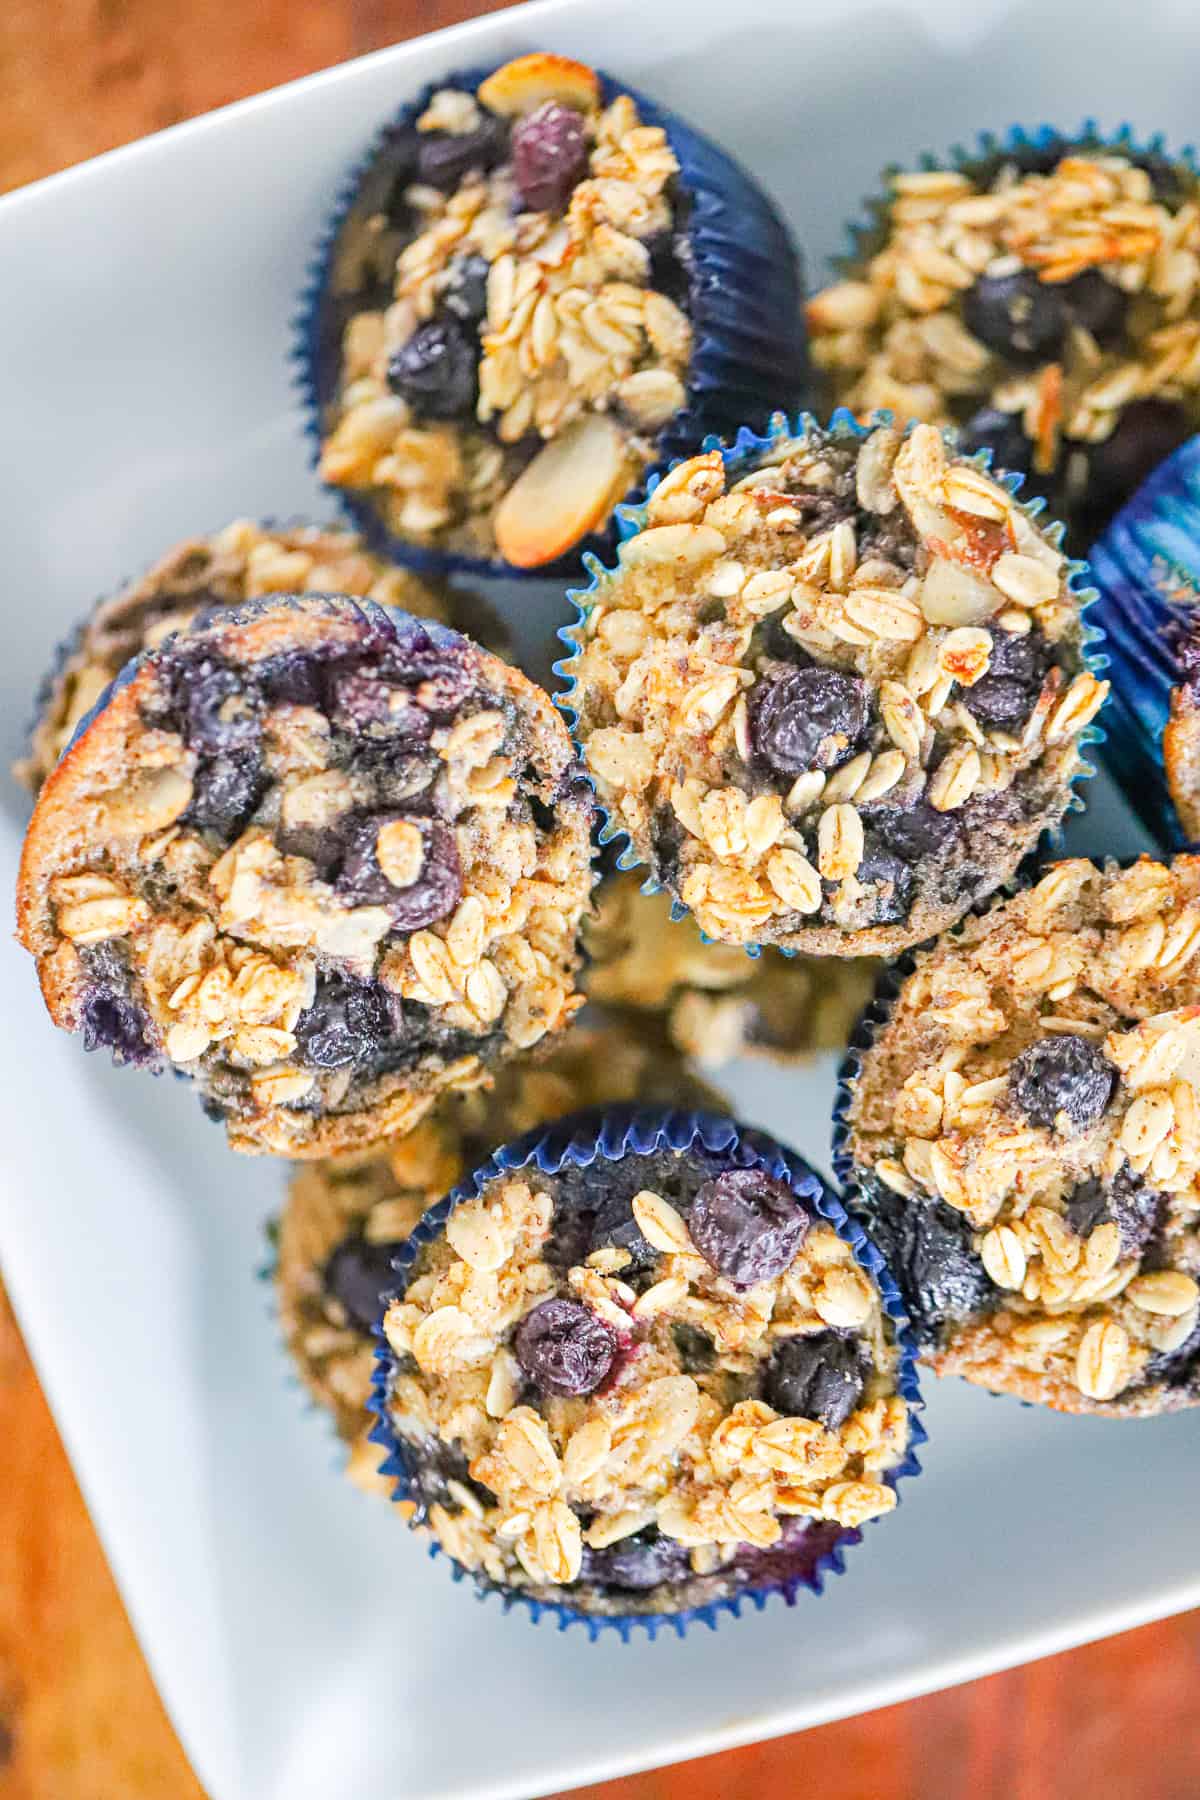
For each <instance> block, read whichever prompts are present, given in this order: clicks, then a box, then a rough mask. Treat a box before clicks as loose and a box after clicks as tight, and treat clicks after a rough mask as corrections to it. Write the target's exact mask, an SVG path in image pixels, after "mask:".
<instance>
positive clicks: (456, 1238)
mask: <svg viewBox="0 0 1200 1800" xmlns="http://www.w3.org/2000/svg"><path fill="white" fill-rule="evenodd" d="M630 1215H631V1223H632V1224H633V1225H635V1226H636V1229H637V1232H638V1233H640V1236H641V1239H642V1240H644V1243H645V1244H646V1245H648V1246H650V1247H651V1251H652V1259H651V1261H650V1263H649V1266H647V1265H646V1264H645V1262H642V1263H640V1264H639V1266H638V1267H637V1269H636V1270H635V1268H633V1267H631V1264H632V1263H633V1261H634V1258H633V1257H632V1256H631V1254H630V1252H629V1251H627V1250H625V1249H623V1248H621V1247H620V1245H619V1244H613V1245H609V1246H605V1247H603V1248H599V1249H596V1250H594V1251H593V1252H591V1253H590V1254H588V1255H587V1256H586V1257H584V1258H583V1259H582V1260H581V1261H578V1262H574V1263H571V1264H569V1265H568V1266H562V1265H561V1264H560V1263H557V1262H556V1261H549V1260H547V1257H548V1256H550V1257H553V1256H554V1250H553V1244H552V1234H553V1232H554V1229H555V1226H556V1178H555V1177H554V1176H546V1175H542V1174H541V1173H540V1172H539V1171H538V1170H536V1169H532V1168H531V1169H524V1170H521V1171H519V1172H518V1173H516V1174H513V1175H506V1176H503V1177H497V1178H495V1179H494V1180H493V1181H492V1182H491V1183H490V1184H489V1185H488V1186H487V1187H486V1188H485V1189H484V1191H483V1193H482V1194H481V1195H480V1197H479V1198H478V1199H476V1200H472V1201H469V1202H467V1203H465V1204H462V1205H460V1206H458V1207H457V1208H456V1210H455V1211H454V1212H453V1213H452V1214H451V1216H450V1219H449V1221H448V1224H447V1226H446V1230H445V1233H444V1235H442V1236H440V1237H439V1238H438V1239H437V1240H436V1241H435V1242H434V1243H433V1244H432V1245H430V1246H427V1247H426V1248H425V1249H423V1251H422V1252H421V1254H420V1256H419V1258H418V1262H417V1265H416V1269H415V1274H414V1277H413V1279H412V1280H411V1281H410V1282H409V1285H408V1287H407V1290H406V1292H405V1294H404V1297H403V1298H402V1299H400V1300H397V1301H394V1302H393V1303H392V1304H391V1305H390V1306H389V1308H388V1311H387V1314H386V1316H385V1321H384V1330H385V1334H386V1337H387V1340H388V1343H389V1344H390V1346H391V1348H392V1350H393V1352H394V1353H395V1356H396V1358H397V1359H398V1362H397V1369H396V1372H395V1374H394V1375H393V1377H392V1381H391V1386H390V1392H389V1399H388V1411H389V1415H390V1420H391V1423H392V1426H393V1427H394V1429H395V1430H396V1432H397V1433H398V1434H399V1435H400V1437H401V1438H402V1439H404V1440H406V1441H408V1442H409V1443H410V1444H411V1445H413V1446H414V1448H415V1450H416V1452H417V1455H418V1457H421V1456H422V1455H424V1456H426V1457H428V1455H429V1446H430V1444H440V1445H442V1446H451V1445H453V1446H455V1447H457V1448H458V1449H460V1450H461V1453H462V1458H463V1467H462V1468H461V1470H460V1471H459V1474H458V1475H451V1476H450V1477H449V1479H448V1480H447V1481H446V1482H445V1486H444V1491H443V1493H442V1495H441V1497H440V1498H439V1499H437V1500H436V1501H435V1502H434V1503H433V1504H432V1505H431V1506H430V1508H429V1514H428V1522H429V1525H430V1527H431V1529H432V1530H433V1532H434V1534H435V1536H436V1537H437V1539H438V1541H439V1542H440V1543H441V1545H442V1546H443V1548H444V1549H445V1550H447V1551H448V1552H449V1554H450V1555H451V1556H453V1557H454V1558H455V1559H456V1560H457V1561H459V1562H460V1563H462V1564H463V1565H464V1566H465V1567H466V1568H468V1569H471V1570H475V1571H479V1572H481V1573H482V1574H483V1575H484V1576H486V1577H487V1578H488V1579H490V1580H492V1581H494V1582H497V1583H500V1584H502V1585H504V1586H506V1587H516V1588H523V1589H525V1590H527V1591H528V1590H530V1589H532V1590H534V1591H535V1592H537V1591H539V1590H547V1589H557V1588H561V1587H562V1586H565V1585H569V1584H572V1583H576V1582H580V1581H581V1578H582V1580H583V1582H584V1584H585V1585H586V1583H587V1581H588V1579H589V1576H590V1575H592V1574H593V1572H594V1570H595V1568H596V1565H595V1564H594V1562H592V1561H589V1559H591V1558H595V1557H596V1556H598V1555H601V1554H602V1553H605V1552H609V1551H611V1550H612V1549H613V1548H614V1547H618V1546H622V1545H625V1544H627V1543H628V1542H630V1541H632V1540H633V1539H635V1538H638V1537H639V1534H640V1537H641V1539H642V1540H644V1536H645V1534H646V1533H647V1532H648V1531H656V1532H657V1533H658V1534H659V1536H660V1537H661V1538H662V1539H666V1540H670V1543H671V1544H672V1545H673V1546H675V1547H676V1548H677V1549H678V1550H679V1553H680V1554H681V1555H682V1553H683V1552H684V1551H686V1553H687V1560H686V1562H685V1563H684V1565H683V1567H684V1570H685V1571H686V1570H687V1569H689V1568H690V1571H691V1573H693V1574H695V1575H700V1576H708V1575H713V1574H716V1573H717V1572H719V1571H721V1570H722V1569H723V1568H726V1567H727V1566H728V1565H730V1564H731V1563H732V1562H733V1561H734V1559H735V1558H737V1557H738V1556H739V1555H743V1554H745V1553H746V1552H748V1551H758V1550H769V1549H770V1548H772V1547H773V1546H776V1545H778V1544H779V1543H780V1540H781V1536H782V1535H783V1533H784V1532H785V1530H786V1529H787V1528H788V1527H789V1525H792V1526H794V1525H795V1524H796V1523H797V1522H799V1521H804V1520H808V1521H826V1522H832V1523H834V1524H836V1525H840V1526H843V1527H853V1526H857V1525H860V1524H862V1523H863V1522H864V1521H865V1520H867V1519H870V1518H874V1517H877V1516H879V1515H881V1514H883V1513H885V1512H888V1511H890V1510H891V1508H892V1507H893V1506H894V1505H895V1492H894V1488H893V1487H892V1486H891V1485H890V1484H889V1483H888V1482H887V1480H886V1479H885V1476H886V1472H887V1471H888V1470H889V1469H892V1468H894V1467H895V1466H896V1465H897V1464H899V1463H900V1462H901V1461H902V1460H903V1458H904V1456H905V1453H906V1448H907V1442H908V1413H907V1406H906V1404H905V1402H904V1401H903V1399H902V1398H901V1397H900V1396H899V1395H898V1394H897V1392H896V1388H895V1371H896V1352H895V1347H894V1343H893V1341H892V1337H891V1332H890V1327H889V1326H888V1324H887V1322H886V1319H885V1317H884V1315H883V1312H882V1308H881V1304H880V1297H879V1292H878V1289H877V1288H876V1286H875V1284H874V1282H873V1281H871V1280H870V1279H869V1278H868V1277H867V1276H866V1274H865V1273H864V1272H863V1270H862V1269H861V1268H859V1266H858V1265H857V1263H856V1262H855V1259H854V1256H853V1253H852V1251H851V1250H850V1248H849V1246H848V1245H847V1244H845V1243H844V1242H843V1241H842V1240H841V1239H840V1238H839V1237H838V1235H837V1233H836V1232H835V1231H833V1230H832V1228H830V1227H829V1226H827V1225H825V1224H824V1223H822V1222H821V1221H820V1220H814V1221H813V1223H812V1227H811V1229H810V1230H809V1231H808V1233H807V1235H806V1237H805V1238H804V1240H803V1242H802V1244H801V1247H800V1249H799V1251H798V1252H797V1253H796V1255H795V1257H794V1260H793V1261H792V1262H791V1264H790V1266H789V1267H788V1268H786V1269H785V1270H784V1272H783V1273H782V1274H780V1275H779V1276H777V1277H775V1278H773V1279H770V1280H767V1281H763V1282H760V1283H758V1284H757V1285H755V1286H751V1287H737V1286H734V1285H733V1284H732V1283H730V1282H729V1281H727V1280H725V1279H724V1278H723V1277H721V1276H719V1275H718V1274H717V1273H716V1272H715V1271H714V1269H713V1268H712V1266H710V1264H709V1263H708V1262H707V1261H706V1259H705V1257H704V1256H702V1255H701V1254H699V1253H698V1251H697V1249H696V1246H695V1244H694V1243H693V1241H692V1239H691V1237H690V1235H689V1230H688V1225H687V1222H686V1218H685V1215H684V1213H683V1212H681V1211H680V1210H679V1209H677V1207H676V1206H675V1205H673V1204H672V1202H671V1201H670V1200H668V1199H667V1198H666V1196H665V1195H664V1194H663V1193H661V1192H659V1191H656V1189H654V1188H645V1189H642V1190H641V1191H639V1192H637V1193H636V1194H635V1195H634V1196H633V1198H632V1202H631V1203H630ZM555 1297H561V1298H568V1299H571V1300H577V1301H580V1302H582V1303H583V1304H584V1305H585V1306H586V1307H587V1308H588V1309H590V1312H591V1314H592V1315H593V1317H594V1318H595V1319H596V1320H598V1321H600V1322H601V1324H602V1325H603V1326H604V1327H606V1328H607V1330H608V1331H609V1332H611V1333H612V1335H613V1338H614V1339H615V1340H616V1341H617V1342H618V1343H619V1344H620V1345H621V1350H620V1352H619V1358H620V1360H619V1363H618V1365H617V1367H616V1372H615V1374H613V1375H610V1377H609V1379H608V1380H607V1382H606V1383H605V1384H604V1385H603V1386H602V1387H600V1388H599V1389H598V1390H597V1391H595V1392H592V1393H589V1394H587V1395H586V1396H585V1397H581V1398H561V1397H559V1398H556V1397H554V1396H553V1395H548V1394H546V1393H544V1392H541V1393H538V1392H536V1391H534V1392H532V1395H531V1390H530V1387H529V1383H528V1382H527V1380H526V1378H525V1375H524V1373H523V1370H522V1365H521V1363H520V1362H519V1361H518V1359H517V1357H516V1355H514V1350H513V1344H514V1337H515V1333H516V1330H517V1327H518V1325H519V1323H520V1321H521V1320H522V1319H523V1318H528V1316H529V1315H530V1312H531V1310H532V1309H536V1308H537V1307H539V1306H540V1305H541V1304H542V1303H544V1302H546V1301H547V1300H553V1299H554V1298H555ZM830 1330H832V1331H834V1332H836V1333H838V1334H839V1335H840V1336H842V1337H844V1338H846V1339H847V1340H848V1341H849V1342H850V1343H852V1344H858V1345H860V1346H861V1347H862V1351H863V1355H864V1358H865V1366H866V1367H868V1368H869V1374H868V1377H867V1379H866V1383H865V1386H864V1389H863V1391H862V1394H861V1396H860V1399H859V1404H858V1405H857V1406H856V1407H855V1409H854V1410H853V1412H850V1413H849V1414H848V1416H845V1417H844V1418H842V1419H840V1420H839V1422H838V1423H836V1424H835V1425H833V1426H832V1427H830V1426H826V1425H824V1424H822V1423H821V1422H820V1421H819V1420H818V1419H815V1418H807V1417H796V1416H784V1415H781V1414H780V1413H778V1412H777V1411H776V1410H775V1409H774V1408H772V1407H771V1406H770V1405H768V1404H767V1403H766V1402H765V1401H764V1400H762V1399H761V1398H757V1397H755V1396H756V1394H757V1392H758V1391H759V1389H760V1387H761V1377H762V1373H763V1370H764V1369H765V1367H766V1364H767V1360H768V1358H769V1357H770V1356H771V1353H772V1351H774V1350H776V1349H777V1347H778V1346H779V1344H780V1343H781V1342H782V1341H783V1340H785V1339H788V1338H789V1337H791V1338H794V1337H798V1336H801V1335H805V1334H814V1333H823V1332H828V1331H830ZM697 1334H702V1335H701V1336H700V1337H699V1340H698V1341H699V1342H701V1343H705V1344H707V1345H708V1347H709V1349H710V1351H711V1355H710V1356H707V1357H699V1358H697V1357H696V1356H695V1355H694V1354H693V1353H691V1350H690V1346H691V1345H692V1344H694V1343H695V1342H696V1341H697ZM682 1578H683V1576H682V1575H681V1576H680V1579H682ZM580 1598H581V1601H584V1600H585V1597H584V1596H583V1595H582V1594H581V1595H580ZM637 1598H638V1599H639V1600H643V1599H644V1598H646V1597H645V1596H643V1595H638V1597H637Z"/></svg>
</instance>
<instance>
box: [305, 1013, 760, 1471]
mask: <svg viewBox="0 0 1200 1800" xmlns="http://www.w3.org/2000/svg"><path fill="white" fill-rule="evenodd" d="M633 1101H637V1102H639V1103H640V1104H645V1105H651V1106H659V1105H661V1106H693V1107H700V1108H709V1109H712V1110H716V1111H720V1110H722V1109H723V1106H724V1101H723V1098H722V1096H721V1095H720V1094H719V1093H717V1092H716V1090H715V1089H713V1088H710V1087H708V1086H707V1085H706V1084H705V1083H704V1082H702V1081H698V1080H697V1079H696V1077H695V1076H694V1075H692V1074H691V1073H690V1071H689V1070H688V1068H687V1066H686V1064H685V1063H684V1062H683V1061H682V1059H681V1058H680V1057H679V1056H678V1054H677V1053H676V1052H675V1051H673V1049H672V1048H671V1046H670V1044H668V1043H666V1042H664V1041H663V1039H662V1036H661V1034H660V1033H658V1032H656V1031H654V1030H653V1029H652V1028H650V1027H648V1026H647V1025H646V1024H645V1022H644V1021H640V1022H638V1023H637V1024H634V1023H632V1022H626V1021H622V1020H617V1019H614V1020H611V1021H605V1022H604V1023H602V1024H594V1025H578V1026H576V1027H574V1028H573V1029H572V1030H570V1031H568V1032H566V1033H564V1034H563V1036H562V1038H561V1040H559V1041H557V1042H555V1043H554V1044H553V1046H552V1047H551V1049H550V1051H549V1053H548V1054H546V1055H545V1056H544V1057H543V1059H542V1060H540V1061H537V1062H522V1063H514V1064H510V1065H509V1066H508V1067H506V1068H503V1069H501V1070H500V1071H499V1072H498V1074H497V1077H496V1082H495V1085H494V1087H492V1088H490V1089H488V1088H474V1089H472V1090H470V1091H469V1092H467V1093H462V1094H454V1095H447V1096H446V1097H445V1098H444V1099H442V1100H441V1101H439V1102H438V1105H437V1106H436V1107H435V1108H434V1110H433V1112H431V1113H430V1114H429V1116H428V1117H427V1118H425V1119H423V1120H422V1121H421V1123H420V1124H419V1125H417V1126H415V1127H414V1129H413V1130H412V1131H410V1132H408V1133H407V1134H406V1135H405V1136H404V1137H402V1138H399V1139H397V1140H395V1141H394V1142H392V1143H390V1144H386V1145H382V1146H380V1147H379V1148H378V1149H377V1150H374V1151H370V1152H365V1153H363V1152H360V1153H358V1154H350V1155H346V1156H339V1157H329V1158H326V1159H324V1160H322V1161H320V1162H314V1163H306V1164H305V1165H304V1166H303V1167H301V1168H299V1169H297V1171H296V1175H295V1177H294V1179H293V1181H292V1183H291V1187H290V1189H289V1193H288V1200H287V1205H286V1206H285V1208H284V1211H283V1214H282V1216H281V1218H280V1220H279V1224H278V1231H277V1256H276V1263H275V1285H276V1292H277V1294H278V1298H279V1312H280V1320H281V1324H282V1327H283V1333H284V1338H285V1341H286V1343H287V1346H288V1349H289V1350H290V1352H291V1354H292V1358H293V1360H294V1362H295V1364H296V1366H297V1368H298V1369H299V1371H300V1374H301V1376H302V1377H303V1380H304V1382H305V1385H306V1386H307V1388H308V1390H309V1392H310V1393H311V1394H312V1395H313V1397H314V1399H316V1400H317V1401H318V1402H319V1403H320V1404H321V1405H322V1406H324V1407H326V1408H327V1409H329V1411H331V1412H332V1414H333V1417H334V1421H335V1424H336V1426H337V1430H338V1432H339V1435H340V1436H341V1437H342V1438H344V1439H345V1440H346V1442H347V1443H349V1444H350V1445H351V1446H352V1449H351V1456H350V1461H349V1463H348V1467H347V1472H348V1473H349V1474H350V1476H351V1478H352V1479H354V1480H355V1481H358V1482H360V1483H361V1484H363V1485H368V1486H370V1487H372V1488H387V1489H388V1490H389V1491H390V1484H388V1483H385V1482H381V1481H380V1479H379V1478H378V1473H377V1471H378V1463H379V1452H378V1450H376V1449H375V1448H374V1446H372V1445H369V1444H368V1443H367V1441H366V1429H365V1427H366V1420H367V1412H366V1405H367V1399H368V1396H369V1395H370V1391H371V1375H372V1371H373V1368H374V1363H375V1347H376V1341H375V1339H374V1337H373V1336H372V1331H373V1328H374V1327H375V1326H376V1325H377V1324H378V1323H379V1321H380V1319H381V1318H382V1316H383V1307H382V1304H381V1296H382V1295H383V1294H384V1293H385V1292H386V1291H387V1290H388V1288H390V1287H394V1286H395V1284H396V1278H395V1275H394V1273H393V1271H392V1258H393V1257H394V1256H395V1255H396V1252H397V1251H398V1250H399V1249H400V1248H401V1246H402V1245H403V1244H404V1242H405V1241H406V1239H407V1238H408V1236H409V1234H410V1232H411V1231H412V1229H413V1227H414V1226H415V1225H416V1223H417V1221H418V1219H419V1218H420V1217H421V1214H422V1213H423V1212H425V1211H426V1210H427V1208H429V1207H430V1206H432V1205H433V1203H434V1201H435V1200H440V1199H441V1197H442V1195H443V1194H447V1193H449V1191H450V1189H451V1188H452V1187H455V1186H457V1184H458V1183H459V1182H460V1181H461V1180H462V1179H463V1177H464V1176H465V1175H467V1174H469V1173H470V1171H471V1170H472V1169H473V1168H475V1167H476V1166H477V1165H478V1164H479V1163H481V1162H482V1161H483V1160H484V1158H485V1157H486V1156H489V1155H490V1154H491V1152H492V1151H493V1150H494V1149H495V1148H496V1146H497V1145H498V1144H500V1143H502V1142H504V1141H505V1140H507V1139H509V1138H511V1137H514V1136H518V1135H519V1134H520V1133H522V1132H525V1131H531V1130H533V1128H534V1127H535V1126H538V1125H545V1124H548V1123H550V1122H551V1121H552V1120H554V1119H558V1118H561V1117H562V1116H563V1115H564V1114H566V1113H571V1112H577V1111H581V1110H582V1109H583V1108H585V1107H594V1106H611V1105H619V1104H622V1103H625V1102H633Z"/></svg>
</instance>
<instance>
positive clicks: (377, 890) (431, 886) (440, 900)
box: [335, 812, 462, 931]
mask: <svg viewBox="0 0 1200 1800" xmlns="http://www.w3.org/2000/svg"><path fill="white" fill-rule="evenodd" d="M394 825H399V826H403V827H406V828H407V829H408V832H409V833H410V834H411V833H414V832H415V833H416V835H417V837H418V838H419V839H420V851H419V860H418V857H417V856H416V855H414V856H413V857H412V858H411V863H410V865H409V866H410V867H411V870H412V879H411V880H410V881H408V882H406V883H403V884H400V883H399V882H398V880H392V879H391V878H389V876H388V875H386V874H385V873H384V870H383V867H382V865H381V864H380V861H379V844H380V838H381V834H385V833H386V832H387V828H388V827H389V826H394ZM343 843H344V845H345V853H344V857H343V861H342V867H341V872H340V873H339V875H338V877H337V881H336V883H335V886H336V888H337V891H338V893H339V894H340V895H341V896H342V897H343V899H346V900H351V901H353V902H354V904H355V905H356V906H386V907H387V909H388V911H389V913H390V914H391V918H392V923H393V925H394V926H395V927H396V929H397V930H400V931H419V930H421V929H423V927H425V926H426V925H432V924H433V923H434V922H435V921H436V920H437V919H444V918H445V917H446V915H447V914H448V913H451V912H453V910H454V908H455V907H456V906H457V905H458V902H459V900H460V899H461V898H462V867H461V865H460V863H459V860H458V846H457V844H456V842H455V837H454V833H453V831H451V829H450V827H449V826H448V825H443V824H442V823H441V821H440V820H438V819H428V818H424V817H422V816H421V815H420V814H416V813H403V812H397V813H373V814H371V815H370V817H368V818H365V819H361V820H359V821H357V822H356V823H355V824H353V825H352V826H350V827H349V828H348V829H347V831H346V832H345V833H344V834H343ZM408 872H409V868H408V867H406V868H405V869H404V870H403V873H404V874H407V873H408Z"/></svg>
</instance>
